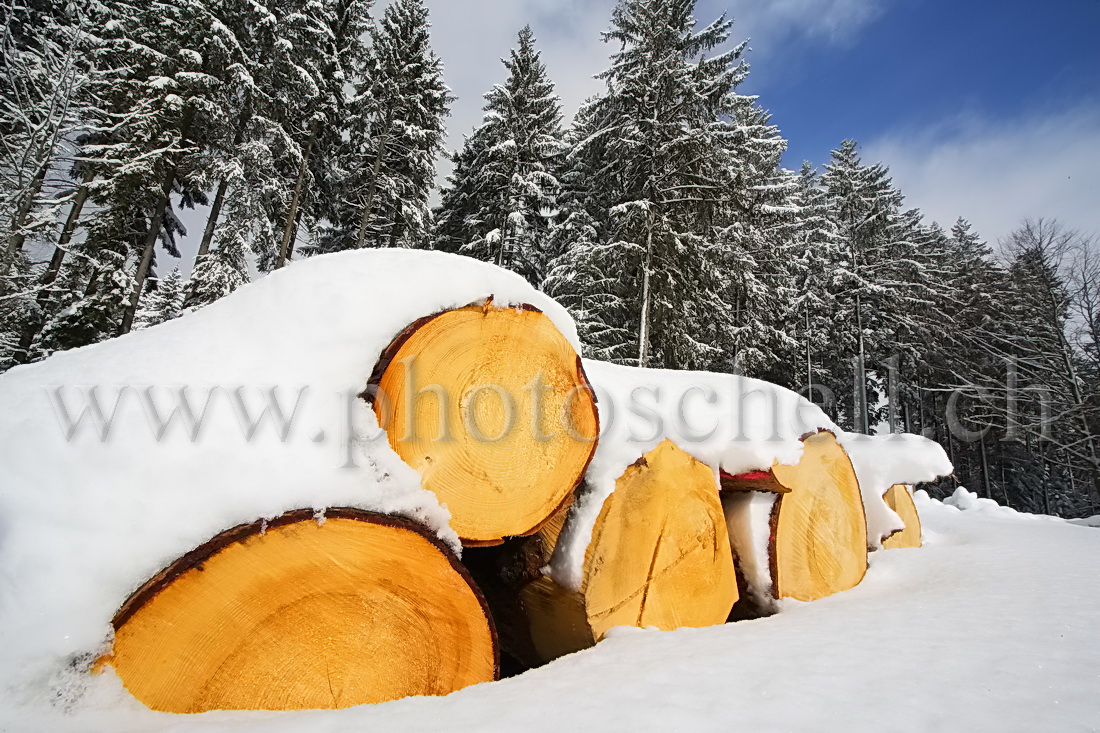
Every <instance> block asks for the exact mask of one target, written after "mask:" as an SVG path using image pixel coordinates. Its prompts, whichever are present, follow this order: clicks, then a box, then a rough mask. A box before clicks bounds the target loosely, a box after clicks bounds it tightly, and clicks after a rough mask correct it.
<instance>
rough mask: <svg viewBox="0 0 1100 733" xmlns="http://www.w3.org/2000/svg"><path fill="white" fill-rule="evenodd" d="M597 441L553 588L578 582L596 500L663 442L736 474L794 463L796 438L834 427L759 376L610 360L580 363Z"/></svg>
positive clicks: (553, 571)
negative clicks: (593, 403)
mask: <svg viewBox="0 0 1100 733" xmlns="http://www.w3.org/2000/svg"><path fill="white" fill-rule="evenodd" d="M584 368H585V372H586V373H587V375H588V379H589V381H590V382H591V383H592V386H593V389H594V390H595V392H596V397H597V406H598V408H599V414H600V431H601V432H600V442H599V444H598V446H597V448H596V453H595V456H594V457H593V459H592V463H591V465H590V466H589V468H588V473H587V475H586V479H585V490H584V491H583V492H581V495H580V496H579V497H578V500H577V503H576V504H575V505H574V512H575V514H576V516H575V517H571V519H570V522H569V524H568V526H567V527H566V530H565V532H564V533H563V534H562V537H561V539H560V540H559V542H558V546H557V548H556V550H555V552H554V557H553V558H552V560H551V562H550V565H549V572H550V575H551V577H553V578H554V580H555V581H556V582H557V583H558V584H559V585H561V586H562V587H564V588H566V589H568V590H571V591H574V592H575V591H578V590H579V589H580V587H581V580H582V571H583V565H584V555H585V551H586V549H587V548H588V545H589V542H591V539H592V529H593V527H594V526H595V523H596V518H597V517H598V516H599V513H600V511H601V509H602V507H603V505H604V501H605V500H606V499H607V497H609V496H610V495H611V493H612V492H614V490H615V482H616V481H617V480H618V478H619V477H620V476H622V474H623V472H624V471H625V470H626V468H627V467H628V466H630V465H632V464H633V463H635V462H636V461H637V460H638V459H639V458H641V457H642V456H644V455H645V454H646V453H648V452H650V451H651V450H653V449H654V448H655V447H657V445H659V444H660V443H662V442H663V441H665V440H669V441H671V442H672V443H674V444H675V445H676V446H677V447H679V448H680V449H681V450H683V451H685V452H686V453H688V454H689V455H691V456H693V457H694V458H695V459H696V460H698V461H700V462H702V463H705V464H706V465H708V466H710V467H711V469H713V471H714V472H715V484H716V486H717V483H718V474H719V472H720V471H721V472H725V473H727V474H729V475H732V476H735V475H738V474H743V473H746V472H749V471H761V470H768V469H770V468H771V467H772V466H773V465H774V464H775V463H777V462H778V463H784V464H790V465H793V464H796V463H798V460H799V458H800V457H801V455H802V441H801V438H802V437H803V436H804V435H806V434H809V433H816V432H817V431H818V430H820V429H826V430H837V428H836V426H835V425H834V424H833V423H832V421H831V420H829V418H828V417H826V415H825V413H824V412H822V411H821V409H820V408H818V407H817V406H816V405H814V404H813V403H811V402H809V401H808V400H806V399H803V398H802V397H800V396H799V395H797V394H796V393H794V392H792V391H790V390H788V389H784V388H783V387H779V386H776V385H773V384H769V383H767V382H763V381H760V380H757V379H749V378H746V377H738V376H732V375H729V374H713V373H709V372H688V371H667V370H661V369H638V368H634V367H624V366H617V365H613V364H607V363H604V362H599V361H593V360H591V359H586V360H585V361H584Z"/></svg>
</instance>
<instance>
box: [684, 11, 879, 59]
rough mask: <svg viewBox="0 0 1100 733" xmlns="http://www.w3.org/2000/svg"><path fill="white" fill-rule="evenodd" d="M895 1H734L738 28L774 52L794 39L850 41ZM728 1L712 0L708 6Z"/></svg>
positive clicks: (757, 44)
mask: <svg viewBox="0 0 1100 733" xmlns="http://www.w3.org/2000/svg"><path fill="white" fill-rule="evenodd" d="M890 2H891V0H739V1H737V2H730V3H729V5H730V6H731V10H732V14H733V17H734V18H735V19H736V20H737V21H738V30H739V31H741V32H746V33H747V35H750V36H751V37H752V38H753V45H754V46H755V47H757V49H759V52H761V53H763V54H766V55H770V54H774V53H775V52H776V51H778V50H780V49H779V48H778V46H779V45H780V44H781V43H782V42H784V41H789V40H791V39H809V40H813V41H819V42H826V43H829V44H834V45H835V44H846V43H850V42H851V41H853V40H854V39H855V38H856V37H858V35H859V33H860V32H861V31H862V30H863V29H864V28H865V27H866V26H867V24H868V23H870V22H872V21H874V20H876V19H877V18H878V17H879V16H881V15H882V13H883V12H884V11H885V10H886V7H887V6H888V5H889V4H890ZM719 4H724V3H720V2H715V0H709V1H708V2H704V3H701V4H700V5H705V6H717V5H719Z"/></svg>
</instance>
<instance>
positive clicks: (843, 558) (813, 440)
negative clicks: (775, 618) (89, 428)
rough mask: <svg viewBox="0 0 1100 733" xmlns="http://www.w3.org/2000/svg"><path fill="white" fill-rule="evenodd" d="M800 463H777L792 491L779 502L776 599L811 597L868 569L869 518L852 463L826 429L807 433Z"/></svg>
mask: <svg viewBox="0 0 1100 733" xmlns="http://www.w3.org/2000/svg"><path fill="white" fill-rule="evenodd" d="M802 444H803V452H802V459H801V460H800V461H799V462H798V465H796V466H784V465H776V466H774V467H773V468H772V473H773V474H774V475H775V479H776V480H777V481H778V482H779V483H780V484H782V485H783V486H786V487H787V488H789V489H790V490H791V491H790V493H787V494H783V495H781V496H780V497H779V499H778V500H777V501H776V504H775V508H774V510H773V516H772V526H773V528H772V540H771V562H772V577H773V578H774V579H775V592H776V597H777V598H793V599H795V600H799V601H813V600H817V599H819V598H824V597H825V596H828V595H832V594H833V593H839V592H840V591H844V590H848V589H849V588H854V587H855V586H857V585H859V583H860V582H861V581H862V580H863V576H864V575H866V573H867V519H866V517H865V515H864V511H863V498H862V496H861V494H860V490H859V482H858V481H857V479H856V474H855V470H854V469H853V468H852V462H851V460H849V458H848V454H847V453H845V451H844V448H843V447H841V445H840V444H839V443H837V441H836V436H834V435H833V434H832V433H830V432H828V431H822V432H819V433H816V434H812V435H808V436H806V437H805V438H803V441H802Z"/></svg>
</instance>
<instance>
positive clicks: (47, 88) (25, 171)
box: [0, 1, 103, 370]
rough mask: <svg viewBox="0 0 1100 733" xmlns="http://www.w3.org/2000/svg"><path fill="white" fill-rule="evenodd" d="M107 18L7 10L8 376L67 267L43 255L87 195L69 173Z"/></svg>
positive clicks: (2, 143)
mask: <svg viewBox="0 0 1100 733" xmlns="http://www.w3.org/2000/svg"><path fill="white" fill-rule="evenodd" d="M102 17H103V11H102V9H100V8H98V7H95V6H92V5H91V4H90V3H83V2H76V3H65V4H61V3H30V4H28V3H24V2H14V1H12V2H4V3H2V4H0V370H3V369H4V368H7V367H8V366H10V365H12V364H15V363H21V362H25V361H27V360H28V358H29V356H30V354H29V343H30V340H31V339H33V336H34V335H35V334H36V333H37V331H38V329H39V328H40V327H41V323H42V321H43V319H44V317H45V313H46V312H47V310H48V309H47V308H45V306H46V304H47V301H48V300H49V292H48V290H47V288H48V287H49V286H51V285H52V284H53V281H54V280H55V279H56V271H57V270H56V267H55V264H56V266H60V261H59V258H58V256H56V255H54V256H53V257H52V259H54V260H58V261H57V262H56V263H54V262H49V264H47V263H45V262H42V261H40V258H41V256H42V255H43V254H45V256H46V257H51V251H50V250H51V248H50V245H51V244H53V243H54V237H55V231H54V230H55V229H56V227H57V225H58V223H59V221H60V220H61V219H62V217H64V215H65V212H66V210H67V209H69V207H71V206H72V204H73V202H74V201H77V200H80V198H81V196H82V194H81V187H80V186H79V184H74V183H73V182H72V181H71V180H70V179H69V178H68V177H67V176H66V173H68V172H69V171H72V170H74V163H73V161H74V159H75V157H76V156H77V154H78V149H79V146H78V144H77V140H78V138H79V137H80V135H81V134H82V133H83V131H84V130H85V129H86V128H87V127H88V126H90V125H92V124H94V120H93V119H92V117H93V114H92V112H93V110H92V107H93V106H94V105H93V102H94V99H93V98H92V96H91V95H90V93H89V87H90V84H91V80H92V78H93V76H94V75H95V68H94V65H93V64H92V63H91V55H90V54H89V47H90V46H91V45H93V43H94V41H93V39H92V38H91V37H90V34H89V32H88V31H89V30H90V29H91V28H93V27H95V25H96V24H97V23H98V22H99V21H100V20H101V19H102ZM28 242H31V243H33V244H34V245H35V246H34V247H33V248H25V246H24V245H25V244H26V243H28Z"/></svg>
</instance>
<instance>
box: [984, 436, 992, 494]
mask: <svg viewBox="0 0 1100 733" xmlns="http://www.w3.org/2000/svg"><path fill="white" fill-rule="evenodd" d="M981 454H982V483H983V484H985V496H986V498H987V499H992V498H993V489H992V488H990V483H989V458H988V457H987V455H986V452H985V435H982V438H981Z"/></svg>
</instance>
